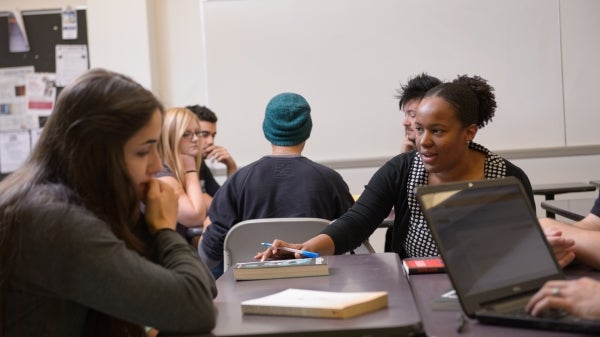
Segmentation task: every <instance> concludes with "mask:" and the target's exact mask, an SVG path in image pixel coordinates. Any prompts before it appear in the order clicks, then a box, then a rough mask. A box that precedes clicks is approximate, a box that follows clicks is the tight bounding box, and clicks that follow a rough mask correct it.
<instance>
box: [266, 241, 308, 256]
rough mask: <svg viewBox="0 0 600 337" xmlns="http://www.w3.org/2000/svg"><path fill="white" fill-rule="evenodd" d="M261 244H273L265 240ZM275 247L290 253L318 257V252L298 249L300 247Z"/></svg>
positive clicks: (269, 245)
mask: <svg viewBox="0 0 600 337" xmlns="http://www.w3.org/2000/svg"><path fill="white" fill-rule="evenodd" d="M261 245H263V246H265V247H272V246H273V245H271V244H270V243H266V242H262V243H261ZM277 249H281V250H285V251H287V252H292V253H298V254H301V255H302V256H304V257H312V258H315V257H319V253H315V252H309V251H308V250H300V249H294V248H288V247H277Z"/></svg>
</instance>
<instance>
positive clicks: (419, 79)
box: [396, 73, 442, 152]
mask: <svg viewBox="0 0 600 337" xmlns="http://www.w3.org/2000/svg"><path fill="white" fill-rule="evenodd" d="M441 83H442V81H440V80H439V79H438V78H437V77H433V76H430V75H428V74H426V73H421V74H419V75H417V76H415V77H413V78H411V79H409V80H408V82H407V83H406V85H400V89H398V90H396V92H397V93H398V95H397V96H396V98H399V99H400V102H399V103H398V105H399V107H400V111H402V112H404V121H403V122H402V125H403V126H404V129H405V131H406V132H405V135H404V142H403V143H402V146H401V148H400V152H408V151H413V150H415V149H416V147H415V137H416V134H415V115H416V113H417V107H419V103H421V99H423V97H425V94H426V93H427V91H429V89H432V88H434V87H435V86H437V85H438V84H441Z"/></svg>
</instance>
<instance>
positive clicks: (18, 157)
mask: <svg viewBox="0 0 600 337" xmlns="http://www.w3.org/2000/svg"><path fill="white" fill-rule="evenodd" d="M30 151H31V146H30V137H29V130H23V131H12V132H0V173H10V172H12V171H14V170H16V169H17V168H19V166H21V165H22V164H23V163H24V162H25V159H26V158H27V156H28V155H29V152H30Z"/></svg>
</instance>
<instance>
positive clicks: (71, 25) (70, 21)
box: [62, 7, 77, 40]
mask: <svg viewBox="0 0 600 337" xmlns="http://www.w3.org/2000/svg"><path fill="white" fill-rule="evenodd" d="M62 38H63V40H76V39H77V10H75V9H73V8H71V7H66V8H65V9H63V11H62Z"/></svg>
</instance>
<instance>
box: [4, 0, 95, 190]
mask: <svg viewBox="0 0 600 337" xmlns="http://www.w3.org/2000/svg"><path fill="white" fill-rule="evenodd" d="M76 12H77V37H76V38H74V39H63V36H62V9H47V10H29V11H22V12H21V13H20V15H21V17H22V22H23V26H24V27H25V31H26V34H27V38H28V42H29V47H30V49H29V51H27V52H17V53H13V52H10V51H9V24H8V19H9V12H0V68H12V67H26V66H33V67H34V72H36V73H55V72H56V46H57V45H85V46H87V44H88V37H87V18H86V11H85V9H81V8H77V9H76ZM15 15H18V13H15ZM87 65H88V67H89V59H88V60H87ZM60 89H61V87H57V90H56V95H58V93H59V92H60ZM46 118H47V117H39V125H40V127H42V126H43V124H44V123H45V119H46ZM2 122H7V121H3V120H2V117H0V123H2ZM7 125H8V124H7ZM0 129H2V128H0ZM37 133H39V130H38V129H31V130H27V129H25V130H9V131H6V130H4V131H0V140H1V143H0V151H1V153H0V159H2V160H1V161H0V180H1V179H2V178H4V177H5V176H6V175H7V174H8V172H10V171H11V170H12V169H7V167H11V168H13V167H14V166H16V165H17V164H19V163H18V161H22V160H24V158H25V157H26V156H27V155H28V153H29V148H27V151H25V150H22V149H23V148H26V147H27V146H24V145H23V143H24V142H25V141H26V140H25V139H24V138H23V137H27V141H28V142H30V145H31V143H33V138H34V137H33V136H34V134H37ZM17 152H18V153H17ZM13 161H14V162H13Z"/></svg>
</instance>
